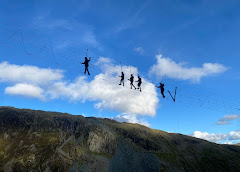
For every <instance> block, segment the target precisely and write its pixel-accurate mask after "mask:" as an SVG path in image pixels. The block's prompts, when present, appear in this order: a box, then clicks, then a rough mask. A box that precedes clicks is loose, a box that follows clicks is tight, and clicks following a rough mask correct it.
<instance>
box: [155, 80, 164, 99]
mask: <svg viewBox="0 0 240 172" xmlns="http://www.w3.org/2000/svg"><path fill="white" fill-rule="evenodd" d="M156 87H157V88H160V90H161V94H162V96H163V98H165V95H164V84H163V83H161V82H160V86H156Z"/></svg>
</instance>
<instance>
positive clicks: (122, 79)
mask: <svg viewBox="0 0 240 172" xmlns="http://www.w3.org/2000/svg"><path fill="white" fill-rule="evenodd" d="M119 77H121V80H120V84H119V85H122V84H123V86H124V73H123V72H122V75H121V76H119Z"/></svg>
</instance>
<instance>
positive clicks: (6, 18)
mask: <svg viewBox="0 0 240 172" xmlns="http://www.w3.org/2000/svg"><path fill="white" fill-rule="evenodd" d="M0 17H1V18H2V20H0V22H4V21H3V19H5V20H7V21H8V23H9V21H11V22H12V23H14V24H17V25H21V26H23V27H24V26H25V25H24V24H22V23H20V22H19V21H16V20H15V21H13V19H12V18H10V17H8V16H0ZM5 23H6V22H5ZM8 25H9V24H8ZM35 30H37V31H38V32H41V33H43V34H44V35H49V36H51V37H53V36H52V35H51V34H49V33H47V32H44V31H41V30H39V29H36V28H35ZM41 38H42V37H41ZM64 41H68V40H64ZM68 42H69V44H71V45H76V46H78V47H79V45H78V44H76V43H73V42H71V41H68ZM175 82H176V80H175ZM153 83H154V82H153ZM179 83H180V82H179ZM179 83H178V85H179ZM202 89H203V88H200V90H202ZM204 90H205V91H207V90H206V88H204ZM221 97H223V96H221ZM225 98H227V99H229V97H225ZM232 100H233V99H232ZM234 101H235V99H234Z"/></svg>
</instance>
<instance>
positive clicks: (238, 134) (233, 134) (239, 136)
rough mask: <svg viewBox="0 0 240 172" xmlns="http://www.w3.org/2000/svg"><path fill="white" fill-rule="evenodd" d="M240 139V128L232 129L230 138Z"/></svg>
mask: <svg viewBox="0 0 240 172" xmlns="http://www.w3.org/2000/svg"><path fill="white" fill-rule="evenodd" d="M239 139H240V130H237V131H231V132H230V133H229V140H239Z"/></svg>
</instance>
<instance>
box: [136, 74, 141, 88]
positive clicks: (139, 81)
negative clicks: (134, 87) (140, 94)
mask: <svg viewBox="0 0 240 172" xmlns="http://www.w3.org/2000/svg"><path fill="white" fill-rule="evenodd" d="M136 82H138V89H140V91H142V90H141V84H142V78H140V76H138V81H136Z"/></svg>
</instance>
